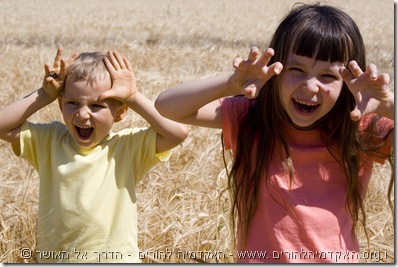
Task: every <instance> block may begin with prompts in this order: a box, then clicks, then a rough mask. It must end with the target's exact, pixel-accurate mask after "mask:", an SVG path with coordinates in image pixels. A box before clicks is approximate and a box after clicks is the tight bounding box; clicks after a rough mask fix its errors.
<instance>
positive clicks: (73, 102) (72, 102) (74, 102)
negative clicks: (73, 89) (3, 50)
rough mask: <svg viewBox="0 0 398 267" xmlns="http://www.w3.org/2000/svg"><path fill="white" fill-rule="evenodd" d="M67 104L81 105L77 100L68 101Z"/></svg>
mask: <svg viewBox="0 0 398 267" xmlns="http://www.w3.org/2000/svg"><path fill="white" fill-rule="evenodd" d="M66 104H68V105H73V106H77V105H79V103H77V102H76V101H67V102H66Z"/></svg>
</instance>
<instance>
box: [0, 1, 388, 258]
mask: <svg viewBox="0 0 398 267" xmlns="http://www.w3.org/2000/svg"><path fill="white" fill-rule="evenodd" d="M295 2H296V1H292V0H289V1H286V0H284V1H279V0H272V1H270V0H263V1H261V0H254V1H240V0H217V1H211V0H201V1H192V0H170V1H162V0H146V1H132V0H113V1H107V0H96V1H78V0H68V1H61V0H53V1H44V0H18V1H6V0H0V7H1V8H0V15H1V16H0V18H1V23H2V27H1V28H0V36H1V38H0V57H1V58H2V64H1V65H0V88H1V89H0V107H3V106H5V105H6V104H8V103H10V102H12V101H14V100H16V99H19V98H21V97H22V96H24V95H26V94H27V93H29V92H31V91H33V90H35V89H37V88H38V87H40V84H41V79H42V75H43V64H44V63H51V62H52V59H53V57H54V55H55V52H56V49H57V47H59V46H62V47H64V54H65V56H69V55H71V54H72V52H74V51H78V52H84V51H103V52H104V51H107V50H110V49H112V50H117V51H119V52H120V53H121V54H123V55H125V56H127V57H128V58H129V59H130V61H131V62H132V65H133V67H134V70H135V72H136V74H137V77H138V84H139V86H140V90H141V91H142V92H143V93H144V94H146V95H147V96H148V97H150V98H151V99H155V98H156V96H157V95H158V94H159V93H160V92H161V91H163V90H165V89H166V88H168V87H170V86H173V85H175V84H178V83H181V82H184V81H190V80H195V79H199V78H203V77H207V76H212V75H216V74H217V73H222V72H229V71H231V70H232V69H231V61H232V59H233V58H234V57H235V56H238V55H239V56H242V57H245V56H246V55H247V52H248V50H249V48H250V47H251V46H258V47H260V48H261V49H263V48H265V46H266V45H267V43H268V40H269V39H270V37H271V34H272V33H273V31H274V29H275V26H276V25H277V23H278V22H279V20H280V19H281V17H282V15H284V14H285V13H286V12H287V11H288V10H289V9H290V8H291V6H292V4H293V3H295ZM329 3H331V4H334V5H337V6H340V7H342V8H343V9H344V10H345V11H347V12H348V13H349V14H350V15H352V17H353V18H354V19H355V20H356V21H357V23H358V25H359V27H360V29H361V32H362V34H363V37H364V39H365V43H366V45H367V57H368V61H369V62H374V63H376V64H377V66H378V67H379V68H380V69H381V70H382V71H384V72H387V73H388V74H389V75H390V77H391V87H392V85H393V84H394V71H393V70H394V43H393V42H394V17H393V16H394V7H393V2H391V1H388V0H382V1H366V2H364V1H360V0H356V1H352V0H338V1H337V0H336V1H329ZM30 120H32V121H42V122H47V121H51V120H62V119H61V116H60V112H59V110H58V107H57V105H56V104H54V103H53V104H51V105H49V106H47V107H45V108H43V109H42V110H40V111H39V112H37V113H36V114H34V115H33V116H32V117H31V118H30ZM132 125H146V122H145V121H144V120H143V119H142V118H140V117H139V116H138V115H136V114H134V113H133V112H130V113H129V116H128V117H127V119H126V120H124V121H123V122H120V123H119V124H117V125H116V127H115V129H116V130H117V129H119V128H122V127H126V126H132ZM389 175H390V169H389V168H388V166H382V167H380V168H378V170H377V171H376V172H375V175H374V177H373V179H372V182H371V185H370V189H369V193H368V195H367V199H366V210H367V212H368V231H369V234H370V249H371V251H373V252H379V256H380V257H377V256H378V255H377V254H375V253H373V254H372V257H368V259H361V262H377V261H379V260H380V262H394V224H393V216H392V214H391V212H390V210H389V208H388V205H387V201H386V194H387V193H386V188H387V183H388V179H389ZM225 188H226V175H225V171H224V167H223V163H222V149H221V144H220V131H219V130H211V129H203V128H196V127H191V134H190V136H189V137H188V139H187V140H186V141H185V142H184V143H183V144H182V145H181V146H180V147H177V148H176V149H174V154H173V156H172V158H171V160H170V161H169V162H167V163H166V164H163V165H158V166H156V167H155V168H154V169H153V171H152V172H151V173H150V174H148V176H147V177H146V178H145V180H144V181H143V182H142V183H141V184H140V185H139V186H138V192H139V193H138V206H139V226H138V227H139V247H140V249H141V250H142V251H143V254H142V255H145V259H144V262H196V261H198V259H196V260H195V259H192V258H193V256H196V257H197V258H200V256H202V257H201V258H202V260H203V259H204V257H207V261H208V262H233V261H234V259H233V258H232V257H231V256H230V254H232V253H233V251H232V243H231V237H230V233H229V228H228V222H229V218H228V207H229V196H228V193H227V192H225ZM37 204H38V176H37V174H36V172H35V171H34V170H33V169H32V168H31V167H30V166H29V165H28V164H27V163H26V162H25V161H22V160H20V159H19V158H16V157H15V156H14V155H13V153H12V151H11V149H10V146H9V145H8V144H6V143H5V142H3V141H0V210H1V213H0V262H10V263H11V262H35V261H36V260H37V255H36V254H35V253H34V251H35V246H36V240H35V235H36V232H35V227H36V220H37ZM359 238H360V245H361V247H362V248H363V249H366V246H367V245H366V239H365V237H364V235H363V231H359ZM23 248H28V249H30V250H31V251H33V253H32V258H28V259H24V258H23V257H22V256H21V249H23ZM208 251H212V252H214V253H213V254H212V255H210V254H206V253H205V252H208ZM191 252H196V255H194V254H193V253H191ZM217 252H222V253H223V254H217ZM210 256H212V257H210ZM386 256H387V257H386ZM209 257H210V259H209Z"/></svg>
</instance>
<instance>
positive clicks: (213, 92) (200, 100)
mask: <svg viewBox="0 0 398 267" xmlns="http://www.w3.org/2000/svg"><path fill="white" fill-rule="evenodd" d="M258 55H259V50H258V48H256V47H253V48H252V49H251V50H250V53H249V57H248V59H247V60H242V59H240V58H236V59H235V60H234V62H233V67H234V68H235V71H234V73H233V74H232V75H222V76H217V77H214V78H210V79H205V80H199V81H194V82H189V83H185V84H181V85H178V86H176V87H174V88H170V89H168V90H166V91H164V92H162V93H161V94H160V95H159V96H158V98H157V100H156V101H155V106H156V108H157V109H158V111H159V112H160V113H161V114H162V115H163V116H165V117H167V118H170V119H172V120H176V121H179V122H182V123H186V124H192V125H198V126H204V127H214V128H221V110H220V103H219V100H218V99H220V98H223V97H227V96H232V95H239V94H243V95H245V96H246V97H248V98H255V97H257V95H258V93H259V91H260V89H261V88H262V86H263V85H264V83H265V82H266V81H267V80H268V79H269V78H271V77H272V76H273V75H275V74H279V73H280V72H281V70H282V64H280V63H279V62H276V63H274V64H272V65H271V66H267V64H268V63H269V60H270V59H271V57H272V56H273V55H274V50H273V49H271V48H268V49H267V50H265V52H264V53H263V54H262V55H261V56H260V57H259V58H257V57H258Z"/></svg>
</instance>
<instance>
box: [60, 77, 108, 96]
mask: <svg viewBox="0 0 398 267" xmlns="http://www.w3.org/2000/svg"><path fill="white" fill-rule="evenodd" d="M110 88H111V82H110V81H109V80H107V79H104V80H100V81H85V80H81V81H69V80H66V83H65V87H64V92H63V94H64V96H79V95H90V94H92V95H98V94H101V93H103V92H105V91H108V90H110Z"/></svg>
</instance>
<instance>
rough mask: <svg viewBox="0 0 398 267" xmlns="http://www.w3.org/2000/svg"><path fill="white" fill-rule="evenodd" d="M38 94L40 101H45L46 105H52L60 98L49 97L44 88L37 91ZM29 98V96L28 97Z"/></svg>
mask: <svg viewBox="0 0 398 267" xmlns="http://www.w3.org/2000/svg"><path fill="white" fill-rule="evenodd" d="M36 91H37V94H38V100H40V101H43V102H44V103H46V104H50V103H52V102H53V101H54V100H56V99H57V98H58V96H55V97H54V96H49V95H48V94H47V93H46V91H45V90H44V88H43V87H40V88H39V89H37V90H36ZM28 96H29V95H28Z"/></svg>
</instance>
